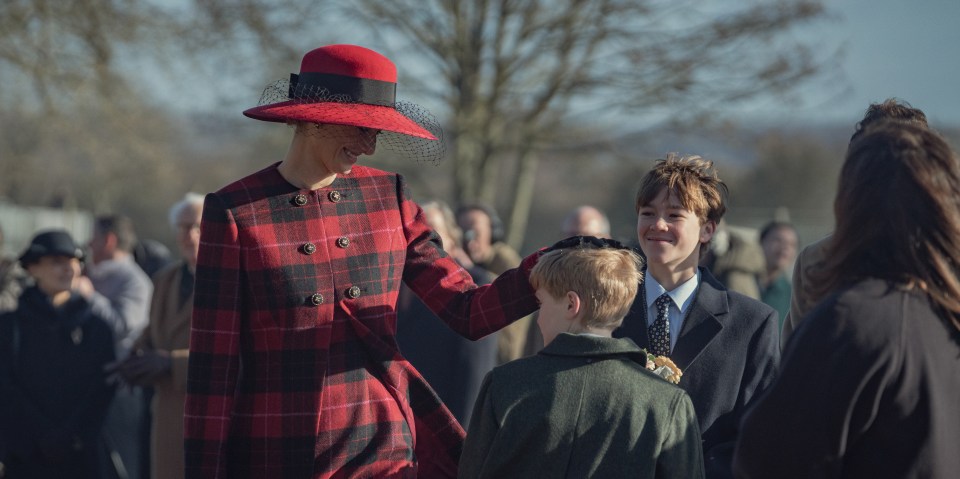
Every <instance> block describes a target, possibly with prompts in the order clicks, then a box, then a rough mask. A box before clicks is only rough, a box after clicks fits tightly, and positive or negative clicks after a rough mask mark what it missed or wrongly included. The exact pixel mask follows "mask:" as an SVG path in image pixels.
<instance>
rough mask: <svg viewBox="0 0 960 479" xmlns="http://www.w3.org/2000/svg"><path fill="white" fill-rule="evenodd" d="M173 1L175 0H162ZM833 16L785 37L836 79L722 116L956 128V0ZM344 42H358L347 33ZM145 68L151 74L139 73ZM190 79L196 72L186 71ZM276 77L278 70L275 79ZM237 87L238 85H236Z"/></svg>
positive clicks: (187, 97)
mask: <svg viewBox="0 0 960 479" xmlns="http://www.w3.org/2000/svg"><path fill="white" fill-rule="evenodd" d="M166 1H171V2H177V1H180V0H166ZM824 3H825V4H826V5H827V7H828V8H829V9H830V10H831V11H832V12H833V14H834V15H833V19H831V20H828V21H825V22H820V23H819V24H817V25H813V26H804V27H801V28H798V29H795V30H793V31H792V32H791V33H790V34H791V35H794V36H795V37H796V38H797V39H799V40H803V41H807V42H812V43H813V44H815V45H816V46H817V48H818V49H819V50H821V51H823V52H833V51H836V50H837V49H839V48H841V47H842V48H843V49H844V51H845V54H844V55H843V57H842V60H841V62H840V64H839V68H838V71H837V75H834V76H830V77H828V78H829V81H828V84H826V85H824V84H823V82H822V81H821V82H813V83H810V84H808V85H806V86H804V87H803V88H802V89H801V90H800V92H799V94H798V96H797V99H798V100H799V101H797V102H794V103H785V102H784V101H783V100H782V99H769V100H767V101H763V102H755V103H751V104H748V105H742V106H740V107H733V108H731V110H730V111H729V113H730V115H729V116H730V117H731V118H732V119H738V118H739V119H744V120H749V119H751V118H762V119H765V120H771V121H774V122H778V123H787V124H790V123H819V122H821V121H823V122H832V123H836V122H840V123H843V124H852V123H854V122H856V121H857V120H858V119H859V118H860V117H861V116H862V114H863V111H864V110H865V109H866V107H867V106H868V105H869V104H870V103H872V102H877V101H882V100H884V99H886V98H890V97H897V98H900V99H902V100H906V101H908V102H910V103H911V104H912V105H913V106H915V107H918V108H921V109H923V110H924V111H925V112H926V113H927V116H928V117H929V119H930V121H931V123H932V124H933V125H935V126H947V125H952V126H960V92H958V88H960V82H958V78H960V53H958V52H957V49H958V48H960V0H915V1H906V0H824ZM351 32H352V33H350V34H346V35H344V36H345V37H346V38H344V39H343V40H339V41H343V42H358V43H363V39H362V38H357V37H358V35H362V34H358V33H356V32H355V31H352V30H351ZM145 71H154V70H152V69H151V68H149V67H147V68H145ZM165 73H166V74H161V75H155V74H151V75H149V78H147V79H145V81H146V82H148V83H154V84H156V87H155V91H156V92H157V93H158V94H159V95H160V96H167V95H169V94H170V90H171V87H172V86H173V85H177V86H176V87H175V88H173V90H175V91H176V93H174V94H173V95H174V96H175V97H177V98H175V99H174V98H171V100H172V102H171V104H172V106H174V107H175V108H176V109H180V110H183V109H185V110H191V109H196V108H200V109H204V108H238V106H236V105H237V104H241V105H244V107H247V106H252V104H251V105H248V103H250V102H255V101H256V98H254V96H255V95H256V94H258V92H259V91H257V92H251V91H245V89H244V88H236V89H233V88H230V89H227V90H228V91H231V92H232V93H230V94H229V95H224V93H223V91H221V92H219V93H213V92H204V91H203V88H202V82H201V86H200V87H198V88H191V89H189V90H188V91H184V90H183V88H182V85H181V83H182V80H181V79H180V78H179V77H180V76H182V75H187V76H190V75H191V72H189V71H182V70H181V71H168V72H165ZM193 75H194V76H195V72H194V73H193ZM282 76H283V75H280V74H279V73H278V76H277V78H281V77H282ZM237 86H240V85H237Z"/></svg>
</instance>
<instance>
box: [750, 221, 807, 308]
mask: <svg viewBox="0 0 960 479" xmlns="http://www.w3.org/2000/svg"><path fill="white" fill-rule="evenodd" d="M799 243H800V238H799V236H797V230H796V228H794V226H793V225H792V224H790V223H786V222H782V221H772V222H770V223H767V225H766V226H764V227H763V229H761V230H760V247H761V248H763V256H764V259H765V260H766V263H767V269H766V271H765V273H764V275H763V276H762V277H761V278H760V300H761V301H763V302H764V303H767V304H768V305H770V306H771V307H773V309H775V310H777V313H778V314H779V315H780V326H781V327H782V326H783V320H784V318H786V316H787V311H790V281H789V279H788V278H787V275H788V274H789V271H790V268H791V266H793V260H795V259H796V257H797V245H798V244H799Z"/></svg>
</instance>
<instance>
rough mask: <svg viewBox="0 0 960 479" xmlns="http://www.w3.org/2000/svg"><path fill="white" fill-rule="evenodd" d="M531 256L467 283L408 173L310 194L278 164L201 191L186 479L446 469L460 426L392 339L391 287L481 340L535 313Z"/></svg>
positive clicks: (455, 452)
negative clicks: (413, 192)
mask: <svg viewBox="0 0 960 479" xmlns="http://www.w3.org/2000/svg"><path fill="white" fill-rule="evenodd" d="M535 262H536V256H535V255H534V256H531V257H529V258H527V259H525V260H524V262H523V263H522V264H521V267H520V268H519V269H516V270H511V271H508V272H507V273H504V274H503V275H501V276H500V277H499V278H497V280H496V281H495V282H494V283H493V284H491V285H488V286H481V287H479V288H477V287H476V285H475V284H474V283H473V281H472V280H471V279H470V275H469V274H468V273H467V272H466V271H465V270H464V269H463V268H461V267H460V266H458V265H457V263H456V262H455V261H454V260H453V259H452V258H450V257H449V256H447V255H446V253H445V252H444V251H443V250H442V248H441V247H440V240H439V237H438V236H437V235H436V233H434V232H433V231H432V230H431V229H430V228H429V227H428V226H427V224H426V222H425V221H424V219H423V215H422V212H421V210H420V208H419V207H418V206H417V205H416V204H415V203H414V202H413V201H412V200H411V199H410V196H409V193H408V191H407V188H406V185H405V182H404V180H403V178H402V176H400V175H397V174H393V173H388V172H384V171H380V170H376V169H373V168H369V167H365V166H360V165H357V166H354V167H353V169H352V171H351V172H350V173H348V174H344V175H338V176H337V178H336V179H335V180H334V182H333V183H332V184H331V185H329V186H328V187H324V188H320V189H317V190H312V191H311V190H300V189H297V188H296V187H294V186H292V185H291V184H289V183H288V182H287V181H285V180H284V179H283V177H282V176H281V175H280V173H279V172H278V170H277V165H276V164H275V165H272V166H270V167H267V168H265V169H264V170H261V171H260V172H257V173H254V174H253V175H250V176H248V177H247V178H244V179H241V180H239V181H237V182H235V183H233V184H231V185H228V186H227V187H225V188H223V189H221V190H220V191H218V192H215V193H212V194H209V195H208V196H207V198H206V200H205V202H204V211H203V220H202V226H201V239H200V253H199V258H198V265H197V277H196V290H195V303H194V304H195V305H194V313H193V323H192V327H191V337H190V361H189V368H188V377H187V401H186V412H185V431H184V436H185V451H186V456H185V459H186V470H187V477H193V478H201V477H202V478H205V479H206V478H216V477H227V476H229V477H231V478H235V477H271V478H280V477H334V476H336V477H346V476H350V477H416V476H418V475H419V477H444V476H454V475H456V464H457V460H458V458H459V455H460V450H461V447H462V439H463V436H464V432H463V428H462V427H461V426H460V425H459V424H458V423H457V422H456V420H455V419H454V418H453V416H452V415H451V414H450V412H449V411H448V410H447V409H446V408H445V407H443V405H442V403H440V401H439V399H438V398H437V396H436V394H435V393H433V391H432V390H431V389H430V388H429V386H428V385H427V384H426V382H425V381H424V380H423V378H422V376H421V375H420V374H419V373H417V372H416V370H415V369H414V368H413V367H412V366H410V364H409V363H408V362H407V361H405V360H404V359H403V358H402V356H401V355H400V354H399V352H398V349H397V345H396V341H395V339H394V334H395V332H396V302H397V294H398V291H399V289H400V283H401V281H402V282H404V283H406V284H407V285H408V286H409V287H410V289H411V290H413V291H414V292H415V293H416V294H417V295H418V296H420V297H421V298H422V299H423V300H424V301H425V302H426V304H427V306H429V307H430V309H432V310H433V311H434V312H435V313H437V315H438V316H439V317H440V318H441V319H443V320H444V321H445V322H446V323H447V324H448V325H450V326H451V327H452V328H453V329H454V330H456V331H457V332H459V333H460V334H462V335H464V336H467V337H470V338H479V337H482V336H484V335H486V334H488V333H491V332H493V331H495V330H497V329H499V328H501V327H503V326H504V325H506V324H508V323H509V322H510V321H511V320H513V319H516V318H520V317H522V316H524V315H527V314H530V313H531V312H533V311H534V310H535V309H536V307H537V305H536V299H535V298H534V296H533V290H532V288H531V287H530V285H529V281H528V279H527V278H528V274H529V269H530V268H532V266H533V264H534V263H535Z"/></svg>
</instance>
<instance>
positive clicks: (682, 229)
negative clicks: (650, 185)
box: [637, 187, 716, 286]
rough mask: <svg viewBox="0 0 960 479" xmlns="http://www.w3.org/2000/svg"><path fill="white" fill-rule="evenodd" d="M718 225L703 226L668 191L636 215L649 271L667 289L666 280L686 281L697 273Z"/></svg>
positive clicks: (641, 245)
mask: <svg viewBox="0 0 960 479" xmlns="http://www.w3.org/2000/svg"><path fill="white" fill-rule="evenodd" d="M715 229H716V225H715V224H714V223H713V222H711V221H707V222H703V221H702V220H701V219H700V218H698V217H697V215H696V214H694V213H693V212H692V211H690V210H688V209H686V208H684V207H683V205H681V204H680V200H679V198H677V195H676V194H674V193H673V192H672V191H670V190H668V189H667V188H666V187H664V188H662V189H661V190H660V193H658V194H657V196H656V197H654V199H653V201H651V202H650V203H649V204H645V205H641V206H640V208H639V211H638V213H637V239H638V240H639V241H640V248H641V249H642V250H643V253H644V254H645V255H646V257H647V268H648V270H649V271H650V274H652V275H653V276H654V278H656V279H657V281H658V282H660V283H661V284H664V286H666V285H667V284H665V283H669V281H666V278H667V277H672V276H679V277H681V278H680V279H684V280H685V279H686V278H689V277H690V276H692V275H693V273H694V272H695V271H696V268H697V264H698V263H699V261H700V248H701V246H702V245H703V244H705V243H707V242H708V241H710V238H712V237H713V232H714V230H715Z"/></svg>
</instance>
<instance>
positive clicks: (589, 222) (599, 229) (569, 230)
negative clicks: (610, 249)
mask: <svg viewBox="0 0 960 479" xmlns="http://www.w3.org/2000/svg"><path fill="white" fill-rule="evenodd" d="M562 234H563V237H564V238H569V237H570V236H596V237H597V238H610V220H609V219H607V215H605V214H603V212H602V211H600V210H598V209H597V208H594V207H593V206H588V205H583V206H578V207H576V208H574V209H573V210H572V211H570V213H568V214H567V216H566V218H564V219H563V227H562Z"/></svg>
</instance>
